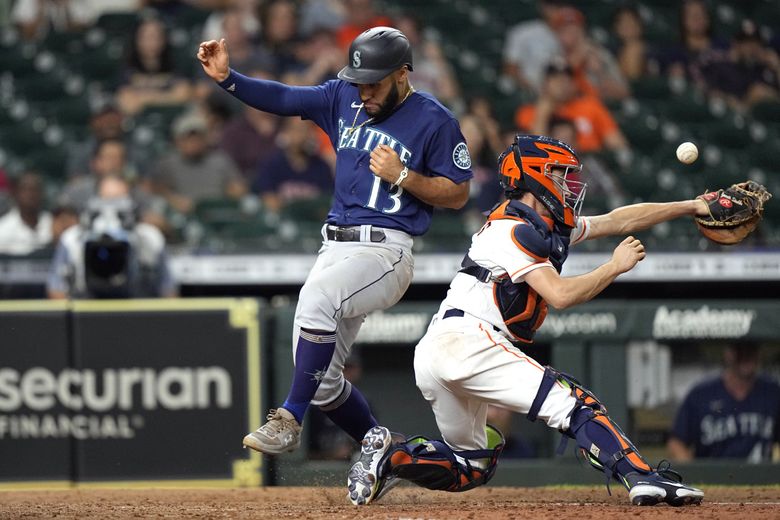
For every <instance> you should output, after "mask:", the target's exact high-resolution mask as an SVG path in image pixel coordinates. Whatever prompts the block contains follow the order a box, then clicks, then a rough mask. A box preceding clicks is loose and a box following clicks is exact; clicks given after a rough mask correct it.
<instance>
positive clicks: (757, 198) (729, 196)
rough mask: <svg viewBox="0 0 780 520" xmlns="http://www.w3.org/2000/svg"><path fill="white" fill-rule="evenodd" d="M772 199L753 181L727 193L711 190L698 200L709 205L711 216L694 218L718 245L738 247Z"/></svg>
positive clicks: (733, 185) (702, 231)
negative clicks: (766, 203) (765, 204)
mask: <svg viewBox="0 0 780 520" xmlns="http://www.w3.org/2000/svg"><path fill="white" fill-rule="evenodd" d="M771 197H772V194H771V193H769V192H768V191H767V189H766V188H764V187H763V186H762V185H760V184H759V183H757V182H754V181H747V182H740V183H739V184H732V185H731V186H729V187H728V188H726V189H725V190H723V189H721V190H717V191H709V192H706V193H704V194H703V195H699V196H698V197H697V198H698V199H702V200H703V201H704V202H706V203H707V209H708V210H709V213H710V214H709V215H708V216H705V217H695V220H696V226H697V227H698V228H699V231H701V233H702V235H704V236H705V237H707V238H709V239H710V240H712V241H713V242H717V243H718V244H736V243H737V242H741V241H742V240H744V238H745V237H746V236H748V235H749V234H750V233H751V231H753V230H754V229H755V228H756V226H757V225H758V222H759V221H760V220H761V215H762V213H763V211H764V203H765V202H766V201H768V200H769V199H770V198H771Z"/></svg>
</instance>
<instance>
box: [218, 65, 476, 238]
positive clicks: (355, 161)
mask: <svg viewBox="0 0 780 520" xmlns="http://www.w3.org/2000/svg"><path fill="white" fill-rule="evenodd" d="M220 86H221V87H222V88H224V89H225V90H226V91H228V92H229V93H231V94H232V95H234V96H235V97H237V98H238V99H240V100H241V101H243V102H244V103H247V104H248V105H251V106H253V107H255V108H257V109H260V110H264V111H266V112H272V113H275V114H279V115H283V116H291V115H298V116H301V117H303V118H304V119H311V120H312V121H314V122H315V123H316V124H317V125H319V126H320V128H322V129H323V130H324V131H325V132H326V133H327V134H328V136H329V137H330V141H331V143H332V144H333V148H334V149H335V150H336V186H335V193H334V197H333V206H332V207H331V210H330V213H329V214H328V222H329V223H331V224H336V225H341V226H350V225H360V224H371V225H374V226H379V227H385V228H391V229H397V230H400V231H404V232H406V233H409V234H411V235H421V234H423V233H425V231H426V230H427V229H428V227H429V226H430V222H431V214H432V211H433V208H432V206H430V205H428V204H426V203H424V202H422V201H420V200H419V199H417V198H416V197H414V196H412V195H411V194H409V193H407V192H406V191H404V189H403V188H402V187H397V186H393V185H392V184H390V183H388V182H385V181H382V180H381V179H380V178H379V177H376V176H375V175H374V174H373V173H372V172H371V170H370V169H369V157H370V153H371V151H372V150H373V149H374V148H375V147H377V146H378V145H380V144H386V145H388V146H390V147H391V148H392V149H393V150H394V151H395V152H396V153H397V154H398V156H399V158H400V159H401V162H402V163H404V165H405V166H408V167H409V169H410V170H413V171H416V172H417V173H420V174H422V175H427V176H442V177H446V178H448V179H450V180H451V181H453V182H455V183H458V184H460V183H462V182H465V181H467V180H468V179H470V178H471V177H472V173H471V158H470V157H469V152H468V148H467V147H466V140H465V139H464V137H463V134H462V133H461V131H460V126H459V124H458V121H457V120H456V119H455V117H454V116H453V114H452V113H451V112H450V111H449V110H447V109H446V108H445V107H444V106H442V105H441V104H440V103H439V102H438V101H436V99H435V98H434V97H433V96H431V95H429V94H426V93H424V92H415V93H413V94H412V95H411V96H409V98H408V99H407V100H406V101H404V102H403V103H402V104H401V105H400V106H399V107H398V108H397V109H396V110H395V111H394V112H393V113H392V114H391V115H390V116H389V117H387V118H386V119H384V120H382V121H380V122H378V123H376V124H373V122H371V121H368V120H369V119H370V116H369V115H368V114H366V111H365V109H361V100H360V96H359V94H358V88H357V87H356V86H354V85H352V84H350V83H347V82H345V81H340V80H332V81H328V82H326V83H324V84H322V85H319V86H314V87H291V86H287V85H284V84H282V83H277V82H274V81H266V80H259V79H253V78H247V77H246V76H242V75H241V74H238V73H237V72H235V71H233V70H231V71H230V76H228V78H227V79H226V80H225V81H223V82H222V83H220ZM367 121H368V122H367Z"/></svg>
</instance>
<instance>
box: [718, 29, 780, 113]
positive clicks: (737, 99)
mask: <svg viewBox="0 0 780 520" xmlns="http://www.w3.org/2000/svg"><path fill="white" fill-rule="evenodd" d="M702 73H703V75H704V80H705V84H706V87H707V93H708V94H710V95H712V96H717V97H723V98H725V100H726V101H727V102H728V103H729V105H730V106H731V107H732V108H733V109H735V110H737V111H740V112H746V111H747V110H748V109H749V108H750V107H751V106H752V105H754V104H755V103H760V102H761V101H777V100H778V95H779V94H780V58H778V55H777V53H776V52H775V51H774V49H772V48H770V47H768V46H767V45H766V44H765V42H764V39H763V38H762V36H761V33H760V32H759V30H758V27H756V24H755V23H753V22H752V21H750V20H744V21H743V22H742V26H741V27H740V30H739V32H737V34H735V35H734V38H733V39H732V43H731V49H730V50H729V53H728V54H727V55H725V56H722V59H714V60H712V61H711V62H709V63H707V62H704V63H702Z"/></svg>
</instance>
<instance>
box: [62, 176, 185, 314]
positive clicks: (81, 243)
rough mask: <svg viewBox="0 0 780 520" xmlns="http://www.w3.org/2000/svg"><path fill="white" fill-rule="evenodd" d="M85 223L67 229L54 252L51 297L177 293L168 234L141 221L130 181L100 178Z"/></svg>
mask: <svg viewBox="0 0 780 520" xmlns="http://www.w3.org/2000/svg"><path fill="white" fill-rule="evenodd" d="M80 220H81V221H80V224H79V225H77V226H73V227H71V228H69V229H68V230H67V231H65V232H64V233H63V234H62V237H61V239H60V242H59V244H58V245H57V250H56V251H55V254H54V260H53V262H52V266H51V270H50V272H49V278H48V281H47V290H48V294H49V298H55V299H63V298H150V297H158V296H163V297H172V296H175V294H176V288H175V285H174V283H173V280H172V278H171V275H170V271H169V269H168V263H167V258H166V255H165V238H164V237H163V235H162V234H161V233H160V231H159V230H158V229H157V228H155V227H154V226H151V225H149V224H145V223H143V222H139V220H138V212H137V208H136V206H135V203H134V202H133V200H132V199H131V198H130V187H129V185H128V184H127V182H126V181H125V180H124V179H122V178H121V177H118V176H115V175H108V176H106V177H103V178H101V179H100V181H99V183H98V186H97V196H96V197H94V198H92V199H91V200H90V201H89V203H88V204H87V209H86V210H85V211H84V212H83V213H82V214H81V219H80Z"/></svg>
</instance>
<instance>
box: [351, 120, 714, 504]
mask: <svg viewBox="0 0 780 520" xmlns="http://www.w3.org/2000/svg"><path fill="white" fill-rule="evenodd" d="M581 167H582V166H581V164H580V161H579V159H578V158H577V156H576V154H575V153H574V151H573V150H572V149H571V148H570V147H569V146H568V145H566V144H564V143H562V142H561V141H557V140H555V139H551V138H548V137H542V136H525V135H519V136H517V137H516V138H515V140H514V143H513V144H512V146H510V147H509V149H508V150H507V151H506V152H504V153H503V154H502V155H501V157H499V180H500V183H501V185H502V187H503V189H504V191H505V194H506V196H507V199H508V200H507V201H506V202H504V203H503V204H500V205H498V206H496V207H495V208H494V209H493V211H492V212H491V213H490V215H489V217H488V219H487V222H486V223H485V224H484V225H483V227H482V228H481V230H480V231H479V232H477V233H476V234H475V235H474V236H473V238H472V243H471V247H470V249H469V251H468V253H467V255H466V256H465V258H464V260H463V264H462V269H461V270H460V272H458V274H457V275H456V276H455V278H454V279H453V281H452V283H451V285H450V289H449V291H448V293H447V297H446V299H445V300H444V301H443V302H442V304H441V307H440V308H439V311H438V313H437V314H436V315H435V316H434V317H433V319H432V321H431V324H430V326H429V328H428V331H427V333H426V334H425V336H424V337H423V338H422V339H421V340H420V342H419V344H418V345H417V347H416V349H415V359H414V370H415V377H416V381H417V386H418V387H419V389H420V391H421V392H422V394H423V396H424V397H425V399H426V400H427V401H429V402H430V404H431V407H432V408H433V412H434V415H435V417H436V422H437V425H438V427H439V431H440V432H441V435H442V440H441V441H438V440H429V439H426V438H424V437H415V438H412V439H407V440H406V442H401V443H395V444H394V443H393V442H392V440H391V436H390V432H389V430H388V429H387V428H385V427H383V426H376V427H374V428H372V429H371V430H369V432H368V433H367V434H366V440H368V441H370V442H369V443H367V444H369V445H370V446H371V447H372V449H373V451H374V454H373V456H372V457H370V458H369V457H366V458H365V459H366V460H365V462H366V464H364V468H367V471H357V470H355V469H354V468H353V470H352V471H351V472H350V474H349V476H348V489H349V491H348V494H349V497H350V499H351V500H352V502H353V503H356V504H367V503H369V502H371V501H372V500H374V499H376V498H377V497H379V496H381V495H382V494H384V492H385V491H386V490H387V489H389V487H390V486H389V484H391V483H394V482H396V481H397V480H398V479H399V478H401V479H406V480H410V481H412V482H414V483H416V484H418V485H421V486H424V487H427V488H429V489H440V490H446V491H465V490H468V489H471V488H473V487H476V486H479V485H481V484H484V483H486V482H487V481H488V480H489V479H490V478H491V476H492V475H493V472H494V471H495V469H496V463H497V459H498V456H499V454H500V452H501V449H502V447H503V437H502V435H501V433H500V432H499V431H498V430H496V429H495V428H493V427H491V426H489V425H487V424H486V417H487V410H488V404H493V405H497V406H500V407H503V408H506V409H509V410H512V411H514V412H518V413H523V414H526V415H527V416H528V418H529V419H530V420H532V421H535V420H537V419H540V420H542V421H544V422H546V423H547V425H548V426H550V427H552V428H555V429H557V430H559V431H560V432H561V433H562V434H563V436H564V439H567V438H571V439H574V440H575V442H576V443H577V447H578V449H579V450H580V452H581V453H582V455H583V456H584V458H585V459H586V460H587V461H588V462H590V464H591V465H592V466H593V467H595V468H596V469H598V470H600V471H603V472H604V473H605V474H606V476H607V483H608V485H609V482H610V480H612V479H614V480H617V481H618V482H619V483H621V484H622V485H624V486H625V487H626V488H627V489H628V490H629V497H630V499H631V501H632V503H633V504H636V505H654V504H657V503H659V502H666V503H669V504H671V505H675V506H676V505H685V504H695V503H699V502H701V500H702V498H703V493H702V492H701V491H700V490H698V489H696V488H693V487H690V486H687V485H684V484H682V479H681V478H680V477H679V474H677V473H676V472H673V471H672V470H670V469H669V467H668V463H667V464H662V465H659V467H656V468H654V467H652V466H650V465H649V464H648V463H647V462H646V461H645V460H644V459H643V458H642V456H641V455H640V454H639V452H638V451H637V449H636V447H634V445H633V444H632V443H631V441H630V440H629V439H628V438H627V437H626V435H625V434H624V433H623V431H622V430H621V429H620V428H619V427H618V426H617V424H615V423H614V421H612V419H611V418H610V417H609V415H608V414H607V410H606V408H605V407H604V406H603V405H602V404H601V403H600V402H599V400H598V398H597V397H596V396H595V395H593V393H591V392H590V391H589V390H587V388H585V387H584V386H583V385H582V384H580V383H579V382H578V381H576V380H575V379H574V378H572V377H571V376H568V375H566V374H564V373H561V372H559V371H557V370H555V369H553V368H552V367H543V366H541V365H540V364H539V363H537V362H536V361H535V360H534V359H533V358H532V357H531V356H529V355H528V354H526V353H525V352H523V350H521V349H520V347H521V346H522V345H524V344H530V343H531V342H532V341H533V337H534V333H535V332H536V330H537V329H538V328H539V327H540V326H541V324H542V322H543V321H544V319H545V316H546V315H547V306H548V304H549V305H552V306H553V307H555V308H557V309H562V308H566V307H570V306H572V305H576V304H579V303H583V302H586V301H588V300H590V299H591V298H593V297H594V296H596V295H597V294H598V293H600V292H601V291H602V290H603V289H604V288H606V287H607V286H608V285H609V284H610V283H611V282H612V281H613V280H614V279H615V278H617V276H619V275H620V274H621V273H625V272H626V271H629V270H630V269H632V268H633V267H634V266H635V265H636V264H637V262H639V261H640V260H642V259H643V258H644V256H645V251H644V247H643V246H642V244H641V242H640V241H639V240H637V239H635V238H633V237H631V236H629V237H627V238H625V239H624V240H623V241H622V242H621V243H620V245H618V246H617V248H615V251H614V253H613V255H612V258H611V260H610V261H608V262H606V263H605V264H603V265H601V266H599V267H598V268H597V269H595V270H594V271H592V272H590V273H587V274H583V275H580V276H574V277H561V276H560V272H561V268H562V266H563V263H564V262H565V261H566V257H567V255H568V252H569V246H571V245H574V244H576V243H578V242H581V241H583V240H589V239H594V238H599V237H604V236H608V235H626V234H628V233H632V232H635V231H638V230H642V229H646V228H648V227H650V226H652V225H654V224H657V223H659V222H663V221H666V220H670V219H673V218H677V217H681V216H685V215H689V216H693V215H694V214H706V213H707V208H706V203H705V202H704V201H702V200H690V201H680V202H670V203H662V204H661V203H659V204H653V203H647V204H636V205H631V206H624V207H621V208H618V209H615V210H613V211H612V212H610V213H608V214H606V215H600V216H594V217H579V209H580V206H581V204H582V201H583V198H584V194H585V186H584V184H583V183H581V182H576V181H572V180H569V176H570V175H571V174H576V173H578V172H579V171H580V169H581ZM364 446H365V445H364ZM364 451H366V450H365V448H364ZM358 469H360V468H358Z"/></svg>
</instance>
